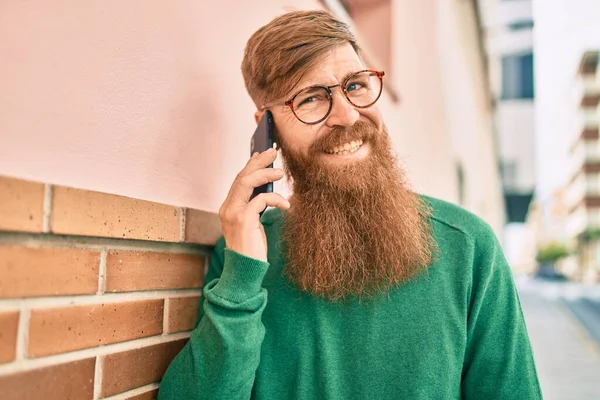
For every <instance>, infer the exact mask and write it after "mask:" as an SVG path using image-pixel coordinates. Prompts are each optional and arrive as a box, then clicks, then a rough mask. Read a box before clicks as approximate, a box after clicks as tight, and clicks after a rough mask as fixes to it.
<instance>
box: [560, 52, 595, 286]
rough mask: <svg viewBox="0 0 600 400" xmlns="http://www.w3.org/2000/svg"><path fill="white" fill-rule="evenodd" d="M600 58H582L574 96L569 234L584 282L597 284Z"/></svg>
mask: <svg viewBox="0 0 600 400" xmlns="http://www.w3.org/2000/svg"><path fill="white" fill-rule="evenodd" d="M599 54H600V51H598V50H596V51H586V52H585V53H584V54H583V55H582V57H581V62H580V65H579V68H578V70H577V75H576V78H575V82H574V88H573V95H572V99H573V102H572V104H573V116H574V118H573V121H572V131H571V145H570V146H569V150H570V151H569V154H570V163H569V172H570V179H569V183H568V186H567V187H568V189H567V190H568V191H567V193H568V200H567V201H568V205H569V218H568V224H567V230H566V232H567V235H568V238H569V242H570V243H571V246H572V247H573V249H574V250H575V251H576V256H577V257H576V259H577V261H578V262H577V264H578V275H579V277H580V278H582V279H584V280H595V279H596V277H597V274H598V273H599V272H600V140H599V129H598V127H599V121H600V107H599V105H600V68H599Z"/></svg>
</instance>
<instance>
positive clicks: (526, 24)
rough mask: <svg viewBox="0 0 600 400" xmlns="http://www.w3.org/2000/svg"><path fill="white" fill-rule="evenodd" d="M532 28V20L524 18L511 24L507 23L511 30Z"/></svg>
mask: <svg viewBox="0 0 600 400" xmlns="http://www.w3.org/2000/svg"><path fill="white" fill-rule="evenodd" d="M532 28H533V21H532V20H530V19H529V20H524V21H517V22H513V23H512V24H508V29H510V30H511V31H520V30H524V29H532Z"/></svg>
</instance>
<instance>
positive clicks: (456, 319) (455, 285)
mask: <svg viewBox="0 0 600 400" xmlns="http://www.w3.org/2000/svg"><path fill="white" fill-rule="evenodd" d="M425 199H426V200H427V201H428V202H429V204H430V205H431V206H432V207H433V209H434V214H433V218H432V224H433V231H434V235H435V238H436V240H437V242H438V245H439V248H440V255H439V257H438V261H436V262H435V263H433V264H432V265H431V266H430V267H429V269H428V270H427V272H426V273H424V274H422V275H421V276H420V277H419V278H418V279H417V280H416V281H414V282H411V283H409V284H406V285H403V286H399V287H397V288H394V289H393V290H392V291H391V292H390V296H389V297H382V298H381V299H379V300H376V301H369V302H363V303H359V302H358V301H354V302H349V303H345V304H333V303H329V302H327V301H324V300H321V299H318V298H315V297H312V296H310V295H308V294H306V293H303V292H300V291H299V290H297V289H295V288H293V287H291V285H290V284H289V282H288V281H286V279H285V277H283V276H282V270H283V267H284V260H283V258H282V254H281V253H280V246H279V245H278V243H279V240H280V233H281V227H282V223H281V220H282V218H283V216H282V212H280V211H279V210H277V209H273V210H269V211H268V212H266V213H265V214H264V215H263V217H262V222H263V224H264V227H265V231H266V235H267V241H268V248H269V250H268V260H269V262H268V263H266V262H261V261H259V260H255V259H252V258H248V257H245V256H243V255H241V254H239V253H236V252H234V251H232V250H229V249H226V248H224V247H225V245H224V240H223V239H222V238H221V240H220V241H219V242H218V243H217V246H216V248H215V251H214V254H213V255H212V257H211V261H210V267H209V270H208V272H207V275H206V286H205V288H204V296H203V299H202V301H201V307H200V315H199V322H198V324H197V327H196V328H195V329H194V330H193V331H192V333H191V337H190V340H189V342H188V343H187V345H186V346H185V347H184V348H183V350H182V351H181V353H179V355H178V356H177V357H176V358H175V359H174V360H173V362H172V363H171V365H170V366H169V368H168V370H167V372H166V374H165V376H164V378H163V381H162V383H161V385H160V390H159V396H158V398H159V399H160V400H166V399H177V400H184V399H227V400H232V399H249V398H251V399H265V400H277V399H361V400H363V399H410V400H417V399H427V400H431V399H477V400H489V399H502V400H507V399H519V400H526V399H541V398H542V396H541V392H540V388H539V383H538V379H537V374H536V369H535V365H534V360H533V356H532V350H531V346H530V343H529V338H528V335H527V330H526V327H525V322H524V320H523V314H522V311H521V306H520V303H519V297H518V294H517V292H516V290H515V285H514V282H513V278H512V275H511V271H510V269H509V266H508V265H507V262H506V260H505V258H504V256H503V253H502V250H501V248H500V246H499V244H498V242H497V240H496V237H495V235H494V233H493V232H492V230H491V229H490V228H489V226H488V225H487V224H486V223H485V222H483V221H482V220H480V219H479V218H478V217H476V216H474V215H472V214H470V213H468V212H467V211H464V210H463V209H461V208H459V207H456V206H453V205H451V204H449V203H445V202H442V201H440V200H435V199H431V198H425ZM267 299H268V302H267Z"/></svg>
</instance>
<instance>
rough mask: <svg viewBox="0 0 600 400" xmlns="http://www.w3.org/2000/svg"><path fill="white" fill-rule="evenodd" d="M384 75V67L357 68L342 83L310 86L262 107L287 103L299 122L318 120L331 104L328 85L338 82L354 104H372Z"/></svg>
mask: <svg viewBox="0 0 600 400" xmlns="http://www.w3.org/2000/svg"><path fill="white" fill-rule="evenodd" d="M384 75H385V72H383V71H373V70H363V71H358V72H357V73H355V74H352V75H350V76H349V77H348V78H346V79H344V81H343V82H342V83H338V84H337V85H331V86H325V85H314V86H309V87H307V88H304V89H302V90H300V91H299V92H297V93H296V94H295V95H293V96H292V97H291V98H290V99H289V100H286V101H284V102H281V103H270V104H265V105H263V106H262V107H261V110H264V109H265V108H268V107H273V106H288V107H289V108H290V109H291V110H292V112H293V113H294V115H295V116H296V118H298V120H300V122H302V123H305V124H308V125H313V124H318V123H319V122H321V121H324V120H325V119H326V118H327V117H328V116H329V113H331V109H332V108H333V93H332V91H331V89H333V88H336V87H338V86H340V87H341V89H342V92H343V93H344V96H345V97H346V99H347V100H348V102H349V103H350V104H352V105H353V106H354V107H356V108H367V107H371V106H372V105H373V104H375V102H377V100H379V97H380V96H381V92H382V89H383V76H384Z"/></svg>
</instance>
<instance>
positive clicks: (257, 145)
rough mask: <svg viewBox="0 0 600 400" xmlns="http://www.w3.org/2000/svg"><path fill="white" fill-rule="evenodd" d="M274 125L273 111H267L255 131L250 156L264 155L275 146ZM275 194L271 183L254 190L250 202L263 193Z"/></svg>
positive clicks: (270, 166)
mask: <svg viewBox="0 0 600 400" xmlns="http://www.w3.org/2000/svg"><path fill="white" fill-rule="evenodd" d="M273 130H274V123H273V114H272V113H271V111H269V110H267V111H265V113H264V114H263V116H262V118H261V119H260V122H259V123H258V126H257V127H256V130H255V131H254V135H252V141H251V142H250V156H252V154H254V153H256V152H258V153H262V152H263V151H267V150H269V149H270V148H271V147H273V145H274V144H275V135H274V132H273ZM269 168H273V164H271V165H269ZM272 192H273V182H269V183H267V184H265V185H262V186H259V187H256V188H254V191H253V192H252V196H251V197H250V200H252V199H253V198H255V197H256V196H258V195H259V194H261V193H272Z"/></svg>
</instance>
